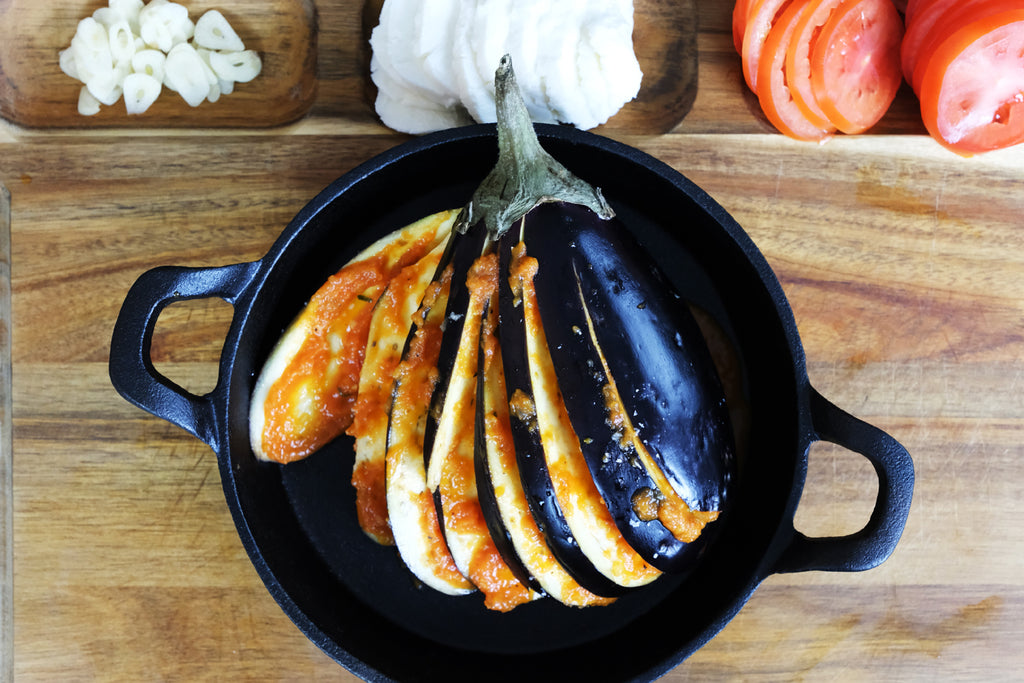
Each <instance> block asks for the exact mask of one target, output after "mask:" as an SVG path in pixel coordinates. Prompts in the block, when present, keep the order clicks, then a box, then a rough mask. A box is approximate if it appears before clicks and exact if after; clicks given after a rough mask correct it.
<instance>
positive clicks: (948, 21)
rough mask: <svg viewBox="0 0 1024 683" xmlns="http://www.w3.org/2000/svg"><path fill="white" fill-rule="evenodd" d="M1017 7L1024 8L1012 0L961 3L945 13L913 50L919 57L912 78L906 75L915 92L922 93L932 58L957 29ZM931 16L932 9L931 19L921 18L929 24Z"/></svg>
mask: <svg viewBox="0 0 1024 683" xmlns="http://www.w3.org/2000/svg"><path fill="white" fill-rule="evenodd" d="M1015 8H1016V9H1024V7H1022V6H1021V5H1020V4H1019V3H1018V4H1017V5H1016V7H1014V5H1013V2H1012V0H960V2H959V4H956V5H954V6H953V7H951V8H949V9H948V10H946V11H944V13H943V15H942V16H941V17H939V20H940V21H939V23H938V24H936V25H933V26H932V29H931V31H930V32H929V33H928V34H927V35H926V36H925V37H924V39H923V40H921V41H920V42H919V43H918V44H917V45H916V47H915V48H913V49H914V50H915V52H916V57H914V58H913V59H911V65H912V66H911V68H912V69H913V71H912V72H911V73H910V74H909V75H907V73H906V72H905V71H904V76H905V77H906V79H907V81H908V82H909V83H910V85H911V87H912V88H913V90H914V92H915V93H919V94H920V90H921V79H922V78H923V77H924V72H925V69H926V68H927V66H928V62H929V61H931V58H932V55H934V54H935V52H936V50H938V48H939V46H940V45H941V44H942V43H943V42H945V41H946V39H947V38H949V37H950V35H951V34H952V33H953V32H954V31H955V30H956V29H958V28H960V27H961V26H963V25H964V24H966V23H971V22H974V21H976V20H978V19H982V18H983V17H987V16H990V15H992V14H998V13H1000V12H1005V11H1007V10H1012V9H1015ZM931 16H933V15H931V11H930V10H929V12H928V15H927V16H926V15H924V14H922V15H921V21H922V22H923V23H927V21H928V19H929V17H931ZM908 33H909V31H908ZM904 46H906V41H904Z"/></svg>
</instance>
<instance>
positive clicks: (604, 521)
mask: <svg viewBox="0 0 1024 683" xmlns="http://www.w3.org/2000/svg"><path fill="white" fill-rule="evenodd" d="M495 90H496V100H497V112H498V162H497V164H496V166H495V168H494V169H493V170H492V172H491V173H490V174H489V175H488V176H487V177H486V178H485V179H484V180H483V182H482V183H481V185H480V186H479V187H478V188H477V190H476V192H475V193H474V194H473V197H472V199H471V200H470V202H469V203H468V204H467V205H466V206H465V207H463V208H462V209H461V211H459V212H458V217H457V219H456V220H455V221H454V223H452V222H451V217H452V215H453V214H452V213H451V212H447V213H445V214H438V215H436V216H434V217H430V218H429V219H424V221H421V222H420V223H424V222H427V223H429V222H431V221H433V223H436V224H437V225H441V226H448V227H450V229H443V228H442V229H437V230H434V231H433V232H432V233H431V232H430V231H429V230H427V231H424V230H423V228H422V227H421V228H420V232H424V234H425V233H430V235H431V236H430V238H429V239H426V238H425V237H423V236H422V235H421V236H420V237H419V238H417V239H419V241H420V242H422V244H421V245H420V246H418V247H417V248H416V249H409V250H407V255H406V256H403V257H402V259H400V260H401V261H402V263H401V264H400V265H399V264H397V262H396V264H394V265H392V266H390V267H389V269H384V270H383V271H382V272H383V273H384V274H383V275H379V276H377V277H376V278H368V279H367V284H366V286H365V287H364V288H363V289H361V290H359V289H358V287H356V286H352V287H350V288H349V289H350V290H351V291H353V292H356V291H357V292H358V294H359V296H357V297H356V298H355V299H353V302H354V304H353V306H355V304H359V306H355V307H354V308H353V310H357V311H358V316H357V319H358V320H359V321H363V320H364V319H365V320H366V321H367V322H366V323H365V326H366V327H367V328H368V332H367V335H366V337H365V338H363V340H362V342H361V343H362V344H363V345H364V347H365V348H363V349H359V350H352V351H348V352H342V353H341V355H342V356H343V357H350V358H357V359H358V360H359V361H363V358H365V362H364V365H363V367H362V373H361V374H360V381H359V387H358V392H359V395H357V396H356V398H355V399H354V403H353V405H354V406H355V413H356V414H355V418H354V421H353V427H352V428H351V429H350V430H349V431H350V433H352V434H353V435H354V436H356V443H357V454H356V459H355V467H354V471H353V479H352V483H353V485H355V486H356V489H357V500H358V501H360V502H359V506H360V510H359V521H360V524H361V525H362V526H363V528H364V530H365V531H366V532H367V534H368V535H369V536H370V537H371V538H374V539H375V540H377V541H378V542H382V543H388V542H392V541H393V542H394V544H395V545H396V546H397V549H398V553H399V555H400V557H401V558H402V560H403V561H404V562H405V564H406V565H407V566H408V567H409V568H410V570H411V571H412V573H413V574H414V575H415V576H416V577H418V578H419V580H420V581H422V583H423V584H425V585H427V586H430V587H432V588H435V589H437V590H440V591H442V592H445V593H449V594H453V595H461V594H465V593H469V592H472V591H473V590H479V591H480V592H481V593H483V596H484V603H485V605H486V606H487V607H488V608H490V609H496V610H508V609H512V608H514V607H516V606H517V605H520V604H523V603H525V602H529V601H531V600H534V599H536V598H537V597H539V596H542V595H548V596H551V597H552V598H554V599H555V600H558V601H559V602H562V603H564V604H566V605H572V606H589V605H602V604H608V603H609V602H612V601H613V600H615V599H616V598H617V597H618V596H620V595H623V594H624V593H626V592H628V591H630V590H631V589H636V588H639V587H642V586H645V585H647V584H649V583H651V582H652V581H655V580H656V579H658V578H659V577H660V576H661V575H662V574H663V573H666V572H668V573H674V574H677V573H682V572H686V571H688V570H690V569H691V568H692V567H693V566H694V565H695V563H696V561H697V560H698V559H699V557H700V555H701V553H702V552H703V549H704V548H705V547H706V545H707V543H708V542H709V541H710V539H711V538H713V536H714V534H715V531H716V529H717V527H718V526H720V525H721V522H719V521H716V520H718V518H719V516H720V515H721V514H722V513H723V512H724V511H726V509H727V507H728V504H729V489H730V484H731V479H732V476H733V475H732V473H733V468H734V456H733V452H734V445H733V433H732V426H731V424H730V420H729V412H728V407H727V406H726V404H725V398H724V393H723V390H722V387H721V384H720V382H719V379H718V377H717V374H716V372H715V366H714V363H713V360H712V358H711V354H710V352H709V351H708V348H707V345H706V343H705V341H704V338H703V336H702V334H701V331H700V328H699V327H698V326H697V324H696V322H695V320H694V319H693V317H692V315H691V313H690V310H689V308H688V306H687V303H686V302H685V301H684V300H683V299H682V298H681V297H680V296H679V295H678V294H677V293H676V292H675V291H674V290H673V289H672V287H671V286H670V284H669V283H668V280H667V278H665V277H664V276H663V274H662V273H661V272H660V271H659V270H658V269H657V267H656V266H655V265H654V261H653V260H652V259H651V258H650V257H649V256H648V255H647V254H646V253H645V252H644V251H643V249H642V248H641V246H640V245H639V244H638V243H637V242H636V240H635V238H634V237H633V236H632V234H631V233H630V231H629V229H628V227H627V226H625V225H624V224H623V223H622V222H620V221H619V220H618V219H617V218H616V217H615V215H614V211H613V210H612V208H611V207H610V205H609V204H608V202H607V201H605V199H604V197H603V196H602V194H601V192H600V190H598V189H596V188H594V187H592V186H591V185H589V184H587V183H586V182H584V181H582V180H581V179H579V178H577V177H576V176H574V175H573V174H572V173H570V172H569V171H568V170H567V169H565V168H564V167H563V166H562V165H561V164H559V163H558V162H557V161H556V160H555V159H553V158H552V157H551V156H550V155H549V154H548V153H547V152H546V151H544V149H543V148H542V147H541V145H540V143H539V141H538V139H537V137H536V134H535V132H534V130H533V124H532V122H531V121H530V118H529V114H528V113H527V111H526V108H525V105H524V104H523V102H522V98H521V96H520V95H519V91H518V88H517V86H516V82H515V76H514V73H513V71H512V65H511V60H510V58H509V57H508V56H506V57H505V58H503V59H502V61H501V64H500V65H499V67H498V70H497V73H496V77H495ZM407 230H408V229H407ZM417 234H418V233H417ZM399 241H401V240H399ZM393 243H395V241H394V240H392V242H382V243H381V244H393ZM393 249H394V248H393ZM404 253H406V252H403V254H404ZM363 256H364V257H366V258H374V252H373V250H372V249H371V250H370V252H369V255H367V254H366V253H364V255H363ZM364 260H365V259H364ZM392 260H394V259H392ZM361 269H365V266H364V265H361V264H360V262H358V261H357V262H355V263H353V264H350V265H348V266H346V267H345V268H343V269H342V271H341V272H340V273H339V275H338V276H335V277H336V278H341V279H342V280H352V279H357V274H358V273H359V272H360V271H361ZM350 298H351V295H350ZM315 299H316V297H314V300H315ZM364 299H365V301H364ZM368 311H372V313H371V312H368ZM350 315H353V314H350ZM301 317H302V316H300V318H301ZM293 334H297V333H293ZM286 336H287V335H286ZM300 336H301V335H300ZM350 336H351V335H350ZM335 341H337V340H335ZM344 341H345V343H347V344H348V343H351V344H359V343H360V340H359V337H358V335H356V336H352V337H351V339H345V340H344ZM285 346H286V347H287V345H285ZM292 346H294V343H292ZM280 366H281V362H280V361H277V360H275V358H274V357H273V356H272V358H271V360H270V361H268V363H267V364H266V366H265V369H264V373H268V372H270V370H268V369H273V368H280ZM331 366H332V364H331V363H325V365H324V367H323V368H320V374H321V375H326V374H327V373H328V372H329V370H330V367H331ZM304 371H305V372H308V373H310V374H312V375H316V376H314V377H313V378H312V379H310V381H311V382H312V383H313V384H315V385H318V386H320V385H323V384H324V381H323V379H324V378H323V377H322V376H320V375H317V370H316V369H315V368H314V369H312V370H311V369H309V368H308V367H307V368H305V370H304ZM271 374H272V373H271ZM268 382H269V380H268V381H266V382H265V381H264V378H263V377H262V376H261V378H260V381H259V382H258V385H260V386H262V385H264V384H267V383H268ZM292 383H293V384H294V383H296V380H292ZM299 383H301V382H299ZM282 396H284V394H283V393H282V392H277V393H273V392H266V391H264V393H263V394H258V395H256V396H254V403H255V402H256V401H257V399H258V400H260V401H262V402H263V404H262V405H261V406H260V407H258V408H256V407H254V425H255V422H256V420H257V419H262V418H263V415H269V414H282V413H287V412H288V409H287V408H282V407H281V406H280V405H275V404H274V401H275V400H276V401H282V400H285V399H284V398H282ZM268 397H269V398H268ZM257 413H260V414H257ZM342 419H343V418H342ZM260 424H262V422H261V423H260ZM336 432H337V430H336V429H335V430H334V433H336ZM253 434H254V437H253V438H254V450H257V448H256V444H255V441H256V438H257V437H256V436H255V435H257V429H256V427H255V426H254V428H253ZM266 442H267V439H262V441H261V443H260V446H261V448H262V447H263V446H264V445H265V443H266ZM257 452H258V453H262V451H259V450H257ZM270 457H272V458H273V456H272V455H271V456H270ZM281 460H282V461H285V460H286V459H284V458H282V459H281Z"/></svg>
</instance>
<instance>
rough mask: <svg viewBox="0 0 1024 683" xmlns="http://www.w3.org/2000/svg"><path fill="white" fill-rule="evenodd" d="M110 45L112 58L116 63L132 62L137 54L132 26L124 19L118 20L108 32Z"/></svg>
mask: <svg viewBox="0 0 1024 683" xmlns="http://www.w3.org/2000/svg"><path fill="white" fill-rule="evenodd" d="M107 35H108V40H109V43H110V56H111V58H113V60H114V62H115V63H116V62H125V61H127V62H130V61H131V59H132V55H134V54H135V36H134V35H133V34H132V29H131V26H129V25H128V22H127V21H126V20H124V19H118V20H116V21H115V22H114V23H113V24H111V25H110V28H109V30H108V34H107Z"/></svg>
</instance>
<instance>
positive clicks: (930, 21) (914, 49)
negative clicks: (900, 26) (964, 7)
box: [900, 0, 964, 83]
mask: <svg viewBox="0 0 1024 683" xmlns="http://www.w3.org/2000/svg"><path fill="white" fill-rule="evenodd" d="M962 2H964V0H918V2H917V3H916V4H915V6H914V13H913V15H912V16H913V18H911V17H910V16H908V17H907V25H906V32H905V34H904V36H903V45H902V46H901V47H900V65H901V67H902V70H903V77H904V78H906V79H907V82H908V83H909V82H910V79H911V77H912V76H913V74H914V66H915V65H916V63H917V56H918V54H920V50H921V45H922V44H923V43H924V41H925V40H926V39H927V37H928V35H929V34H930V33H931V32H932V31H933V30H934V29H935V27H936V25H937V24H938V25H939V26H941V25H942V24H941V23H939V20H940V19H941V17H942V15H943V14H944V13H945V12H947V11H948V10H949V8H950V7H954V6H956V5H957V4H958V3H962ZM933 10H935V11H933ZM946 25H947V26H948V24H946Z"/></svg>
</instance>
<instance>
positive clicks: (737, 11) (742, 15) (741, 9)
mask: <svg viewBox="0 0 1024 683" xmlns="http://www.w3.org/2000/svg"><path fill="white" fill-rule="evenodd" d="M748 12H750V0H736V4H735V5H733V8H732V44H733V47H735V48H736V53H737V54H743V33H744V32H745V31H746V29H747V13H748Z"/></svg>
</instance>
